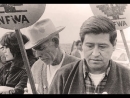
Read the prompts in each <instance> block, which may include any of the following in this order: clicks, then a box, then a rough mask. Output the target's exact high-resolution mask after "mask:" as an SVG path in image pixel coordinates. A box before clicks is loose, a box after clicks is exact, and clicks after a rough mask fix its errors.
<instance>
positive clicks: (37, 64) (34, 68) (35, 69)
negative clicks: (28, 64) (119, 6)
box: [31, 59, 44, 73]
mask: <svg viewBox="0 0 130 98" xmlns="http://www.w3.org/2000/svg"><path fill="white" fill-rule="evenodd" d="M43 65H44V62H43V61H42V60H41V59H38V60H37V61H36V62H35V63H34V64H33V65H32V68H31V71H32V73H36V72H38V71H40V70H41V69H42V66H43Z"/></svg>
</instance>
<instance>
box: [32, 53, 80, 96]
mask: <svg viewBox="0 0 130 98" xmlns="http://www.w3.org/2000/svg"><path fill="white" fill-rule="evenodd" d="M78 60H80V59H79V58H76V57H74V56H71V55H68V54H67V53H65V58H64V60H63V63H62V66H65V65H66V64H69V63H72V62H75V61H78ZM31 71H32V74H33V78H34V81H35V83H37V84H38V92H39V93H40V94H47V93H48V83H47V65H45V63H43V62H42V61H41V60H40V59H39V60H38V61H37V62H35V63H34V65H33V66H32V69H31Z"/></svg>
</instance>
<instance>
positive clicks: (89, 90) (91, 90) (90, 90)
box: [83, 59, 111, 94]
mask: <svg viewBox="0 0 130 98" xmlns="http://www.w3.org/2000/svg"><path fill="white" fill-rule="evenodd" d="M110 65H111V64H110V62H109V67H108V68H107V71H106V72H105V76H104V78H103V79H102V80H101V82H100V83H99V84H98V85H97V87H95V85H94V83H93V81H92V79H91V77H90V76H89V75H88V73H89V70H88V66H87V63H86V61H85V59H84V62H83V75H84V79H85V88H86V94H95V93H102V92H103V89H104V87H105V85H106V82H107V77H108V74H109V71H110Z"/></svg>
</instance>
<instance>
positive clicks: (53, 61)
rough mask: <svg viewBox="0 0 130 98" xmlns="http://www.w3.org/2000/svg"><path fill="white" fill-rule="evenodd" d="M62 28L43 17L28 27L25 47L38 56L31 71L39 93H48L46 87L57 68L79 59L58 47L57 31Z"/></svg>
mask: <svg viewBox="0 0 130 98" xmlns="http://www.w3.org/2000/svg"><path fill="white" fill-rule="evenodd" d="M64 28H65V27H63V26H60V27H55V25H54V24H53V22H52V21H51V20H50V19H43V20H41V21H38V22H37V23H35V24H34V25H32V26H31V27H30V28H29V29H28V35H29V36H28V37H29V39H30V40H29V41H28V42H27V43H26V44H25V49H31V48H32V49H33V50H35V52H36V56H37V57H38V58H39V59H38V61H36V62H35V63H34V64H33V66H32V69H31V71H32V74H33V78H34V82H35V84H36V86H38V88H37V87H36V89H37V92H38V93H40V94H47V93H48V88H49V86H50V84H51V81H52V80H53V77H54V75H55V73H56V71H57V70H59V69H60V68H61V67H63V66H65V65H66V64H69V63H72V62H75V61H77V60H79V59H78V58H76V57H74V56H71V55H69V54H67V53H65V51H64V50H63V49H61V48H60V42H59V32H61V31H62V30H63V29H64ZM28 88H30V87H28ZM28 91H29V89H28ZM29 92H30V91H29ZM30 93H31V92H30Z"/></svg>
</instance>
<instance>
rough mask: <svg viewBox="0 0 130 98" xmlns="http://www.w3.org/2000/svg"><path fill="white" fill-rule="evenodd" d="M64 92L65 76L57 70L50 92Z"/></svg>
mask: <svg viewBox="0 0 130 98" xmlns="http://www.w3.org/2000/svg"><path fill="white" fill-rule="evenodd" d="M62 92H63V78H62V75H61V74H60V72H59V71H57V72H56V74H55V76H54V78H53V80H52V82H51V85H50V87H49V89H48V94H62Z"/></svg>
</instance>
